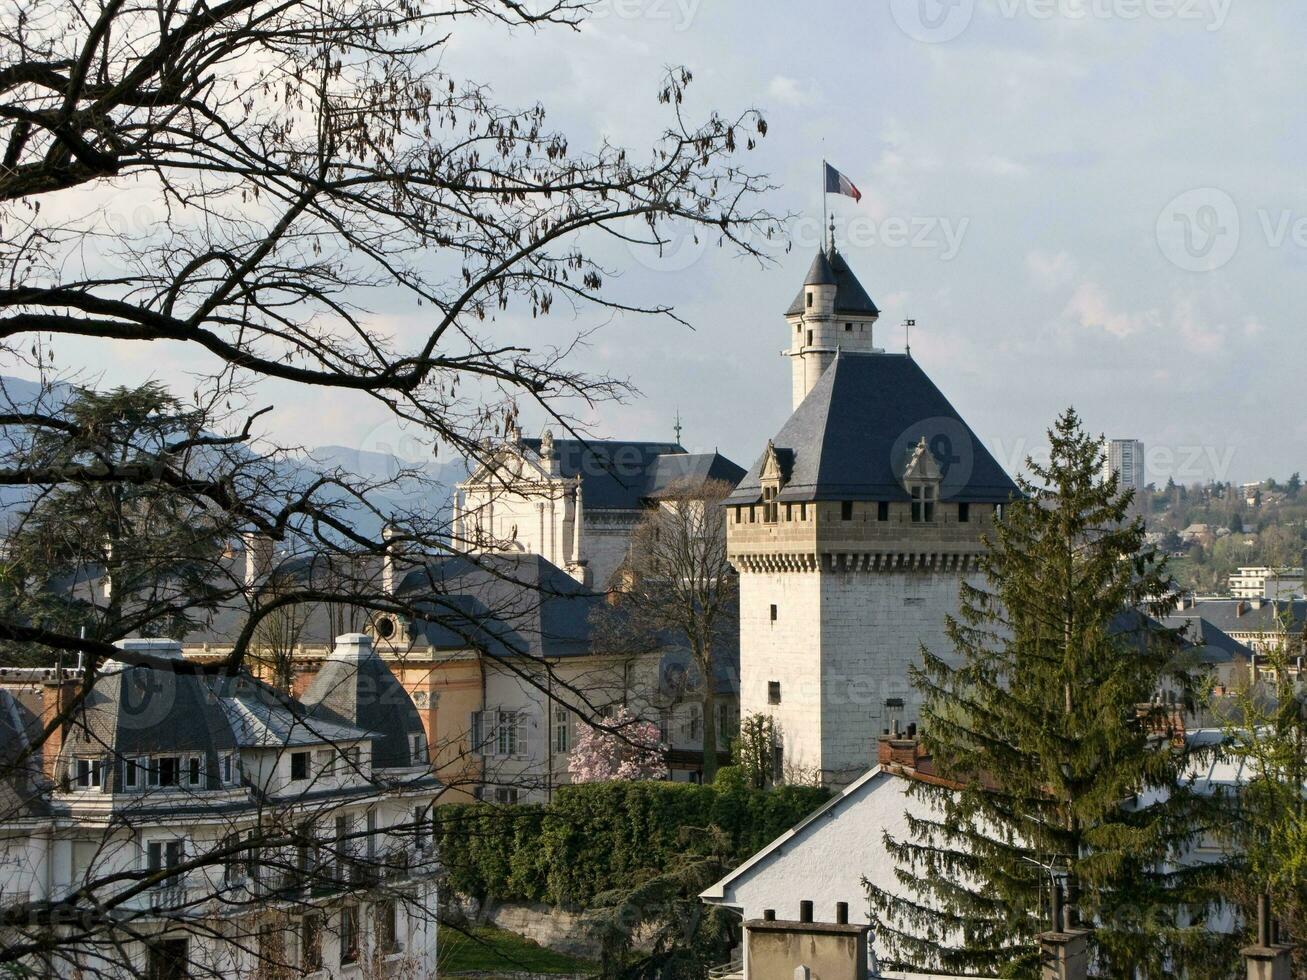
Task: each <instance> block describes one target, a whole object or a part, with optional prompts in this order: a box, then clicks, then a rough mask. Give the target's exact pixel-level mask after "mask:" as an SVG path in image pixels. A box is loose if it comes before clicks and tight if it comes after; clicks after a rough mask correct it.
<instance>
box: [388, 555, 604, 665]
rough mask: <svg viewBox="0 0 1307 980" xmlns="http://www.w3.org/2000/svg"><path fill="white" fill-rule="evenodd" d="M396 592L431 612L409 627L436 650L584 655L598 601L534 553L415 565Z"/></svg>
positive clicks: (498, 654) (496, 654) (499, 654)
mask: <svg viewBox="0 0 1307 980" xmlns="http://www.w3.org/2000/svg"><path fill="white" fill-rule="evenodd" d="M397 591H398V593H399V594H400V595H401V596H404V597H406V598H408V599H409V600H410V601H412V602H414V604H415V605H417V604H422V603H423V601H424V600H423V598H422V597H423V596H429V597H430V598H429V599H427V600H425V604H426V605H427V606H428V607H429V608H430V609H431V615H430V618H429V619H427V620H420V621H417V622H415V623H413V624H412V627H411V629H412V631H413V634H414V635H415V636H416V637H419V638H420V639H421V640H422V641H423V642H425V643H427V644H429V645H430V646H432V647H433V648H436V649H469V648H476V649H480V650H482V651H483V652H484V653H486V654H487V655H489V656H492V657H512V656H522V655H527V656H532V657H547V658H554V657H575V656H583V655H585V654H587V653H589V652H590V638H591V627H590V613H591V612H592V611H593V610H594V609H595V608H596V607H597V606H598V604H599V603H601V602H603V601H604V600H603V596H602V595H600V594H599V593H596V592H592V591H590V590H589V589H587V588H585V586H583V585H581V584H580V583H579V582H577V581H576V579H574V578H572V576H570V575H568V574H567V573H566V572H564V571H563V570H562V569H560V568H558V567H557V566H555V565H554V564H553V563H552V562H549V561H548V560H546V559H545V558H543V557H542V556H540V555H534V554H526V553H512V554H486V555H478V556H476V559H475V560H472V559H469V558H465V557H458V558H448V559H444V560H441V561H435V562H432V563H430V564H428V565H426V566H424V567H422V568H417V569H414V570H413V571H411V572H409V573H408V574H407V575H406V576H404V578H403V580H402V581H401V582H400V585H399V588H398V590H397Z"/></svg>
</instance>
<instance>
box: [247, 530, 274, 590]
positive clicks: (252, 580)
mask: <svg viewBox="0 0 1307 980" xmlns="http://www.w3.org/2000/svg"><path fill="white" fill-rule="evenodd" d="M241 542H242V543H243V544H244V545H245V587H246V588H247V589H252V588H254V586H255V585H257V584H258V583H259V582H260V581H261V580H262V579H263V578H264V577H266V576H267V574H268V573H269V572H271V571H272V559H273V555H274V553H275V551H274V549H275V547H276V545H275V543H274V542H273V540H272V538H270V537H268V536H267V535H266V534H260V533H258V532H257V531H246V532H245V533H244V534H242V535H241Z"/></svg>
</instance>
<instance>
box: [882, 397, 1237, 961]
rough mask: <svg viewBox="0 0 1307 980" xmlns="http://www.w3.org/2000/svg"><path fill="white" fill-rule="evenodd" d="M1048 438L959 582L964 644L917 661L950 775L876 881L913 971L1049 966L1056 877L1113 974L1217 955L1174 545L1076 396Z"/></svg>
mask: <svg viewBox="0 0 1307 980" xmlns="http://www.w3.org/2000/svg"><path fill="white" fill-rule="evenodd" d="M1049 440H1050V443H1051V445H1050V449H1051V455H1050V459H1049V461H1048V462H1047V463H1046V464H1042V465H1041V464H1038V463H1036V462H1035V461H1033V460H1027V467H1028V468H1029V470H1030V471H1031V473H1032V474H1033V478H1032V479H1023V480H1021V481H1019V483H1020V486H1021V490H1022V493H1023V495H1024V498H1023V499H1020V500H1016V501H1013V502H1012V503H1011V504H1010V505H1008V506H1007V507H1006V508H1005V512H1004V513H1003V515H1002V519H1001V520H1000V521H997V522H996V523H995V527H994V531H993V533H992V534H991V535H990V536H989V539H988V540H987V546H988V547H987V551H986V553H985V555H984V556H983V557H982V559H981V560H980V564H979V570H980V572H981V573H982V574H981V575H979V576H977V578H976V579H975V581H974V583H973V584H964V585H963V587H962V595H961V613H960V616H959V617H957V618H950V620H949V622H948V634H949V638H950V641H951V643H952V645H953V646H954V648H955V656H953V657H948V658H946V657H944V656H942V655H940V653H938V652H933V651H929V650H924V649H923V651H922V655H923V663H922V666H921V667H920V668H918V669H916V670H914V673H913V683H914V685H915V686H916V687H917V689H918V690H919V691H920V692H921V693H922V696H923V699H924V705H923V709H922V727H923V737H924V740H925V747H926V749H927V750H928V751H929V752H930V753H931V755H932V757H933V761H934V765H935V768H936V770H937V771H938V773H939V774H940V775H941V776H942V777H943V778H944V780H946V781H948V783H949V785H935V784H932V783H926V782H924V781H916V782H914V783H913V786H912V792H913V794H914V795H915V796H916V797H917V798H918V799H920V800H922V801H925V802H926V803H928V804H929V806H927V807H915V808H914V809H915V810H916V811H917V814H918V816H916V817H912V818H910V819H909V822H908V824H909V827H908V829H909V834H908V835H907V836H906V837H905V839H901V840H900V839H893V838H889V837H887V840H886V845H887V847H888V849H889V851H890V853H891V854H892V855H893V857H894V858H895V860H896V862H897V865H898V867H897V880H898V886H897V888H896V889H895V891H894V892H888V891H883V890H879V889H876V888H874V887H872V886H870V885H868V891H869V894H870V898H871V904H872V909H873V912H874V913H875V914H876V915H877V917H878V918H879V920H880V921H879V926H878V929H877V932H878V943H879V945H880V947H881V949H882V951H883V952H885V951H887V952H888V954H889V959H890V960H891V961H892V962H893V963H894V964H896V965H897V966H898V967H899V968H903V969H917V970H923V969H926V968H933V969H939V970H942V971H945V972H950V973H960V974H979V975H985V976H1002V977H1036V976H1039V974H1040V961H1039V945H1038V942H1037V936H1038V935H1039V933H1041V932H1044V931H1047V929H1048V928H1049V923H1048V920H1047V916H1046V913H1045V911H1044V910H1045V908H1046V907H1047V901H1048V893H1049V891H1050V887H1051V886H1050V882H1051V881H1052V880H1053V879H1060V880H1061V882H1062V883H1063V884H1064V886H1065V887H1066V888H1067V891H1068V893H1069V895H1070V896H1071V901H1072V902H1073V904H1074V911H1073V915H1076V916H1078V919H1077V921H1081V922H1083V923H1084V924H1085V925H1086V926H1091V927H1092V928H1093V930H1094V931H1093V933H1092V937H1091V944H1092V945H1091V949H1092V956H1093V962H1094V970H1095V972H1096V973H1097V974H1098V975H1101V976H1111V977H1131V976H1135V977H1141V978H1142V977H1149V978H1151V977H1162V976H1168V977H1169V976H1173V975H1176V973H1177V972H1178V971H1177V969H1176V965H1177V964H1178V963H1181V962H1184V963H1186V964H1187V963H1190V962H1194V961H1195V952H1196V951H1197V950H1199V949H1203V950H1204V953H1203V955H1202V956H1201V957H1199V959H1200V960H1201V961H1202V962H1203V963H1215V962H1217V961H1218V960H1220V957H1219V956H1215V955H1213V950H1211V949H1210V948H1209V947H1211V946H1212V945H1213V944H1215V943H1216V942H1217V940H1216V938H1215V937H1213V936H1211V935H1210V934H1208V933H1207V932H1206V930H1205V929H1204V928H1203V925H1204V921H1203V920H1204V909H1205V908H1207V907H1208V906H1209V904H1210V900H1211V893H1210V891H1209V888H1208V885H1209V881H1210V877H1211V874H1210V872H1209V871H1205V870H1204V869H1201V868H1200V869H1197V870H1195V869H1192V868H1184V869H1181V868H1179V867H1178V866H1177V864H1176V863H1175V859H1176V858H1177V857H1178V856H1179V855H1180V854H1181V853H1182V852H1183V851H1184V850H1185V848H1186V847H1187V846H1188V845H1189V843H1190V841H1191V840H1192V838H1193V836H1194V835H1195V834H1196V833H1197V832H1198V831H1199V824H1198V823H1197V822H1196V820H1197V811H1198V810H1199V809H1200V808H1201V807H1202V805H1203V804H1202V801H1201V800H1200V799H1199V798H1198V797H1196V796H1195V795H1194V794H1193V793H1191V792H1189V791H1188V789H1187V788H1186V786H1185V782H1184V774H1185V771H1186V769H1187V767H1188V766H1189V765H1190V764H1191V762H1193V761H1194V760H1193V759H1192V756H1191V753H1190V750H1189V748H1188V747H1187V743H1186V742H1185V740H1184V738H1183V728H1182V721H1181V719H1180V717H1179V713H1180V711H1181V709H1182V707H1183V706H1184V705H1185V703H1186V702H1190V703H1191V699H1192V696H1193V692H1192V689H1193V688H1194V687H1195V686H1196V685H1195V684H1194V683H1193V681H1192V679H1191V678H1192V671H1191V670H1190V669H1189V665H1188V664H1187V662H1186V658H1185V656H1184V655H1182V654H1180V652H1179V649H1180V644H1179V640H1178V638H1177V636H1176V635H1175V634H1174V633H1173V632H1171V631H1169V630H1166V629H1164V628H1163V627H1162V626H1161V624H1160V623H1158V622H1157V621H1156V620H1155V619H1153V618H1151V617H1150V616H1149V615H1147V613H1149V612H1153V613H1160V611H1161V608H1160V607H1161V604H1162V603H1163V602H1164V601H1165V600H1166V597H1168V596H1169V595H1170V593H1171V591H1172V587H1171V585H1170V581H1169V576H1168V573H1167V571H1166V568H1165V559H1164V557H1162V556H1159V555H1157V554H1155V553H1153V552H1152V551H1151V550H1147V549H1145V547H1144V527H1143V522H1142V521H1141V520H1139V519H1137V518H1136V519H1134V520H1129V519H1128V518H1127V512H1128V508H1129V504H1130V494H1129V493H1128V492H1125V493H1122V492H1120V491H1119V489H1118V485H1117V481H1116V480H1115V479H1112V480H1109V481H1104V480H1103V479H1102V477H1101V473H1102V463H1103V456H1102V453H1101V451H1100V442H1099V441H1098V440H1096V439H1092V438H1090V437H1089V436H1088V435H1087V434H1086V433H1085V432H1084V430H1083V429H1082V427H1081V423H1080V419H1079V418H1078V417H1077V415H1076V413H1075V411H1074V410H1071V409H1068V410H1067V411H1066V412H1065V413H1063V414H1062V415H1061V416H1060V417H1059V418H1058V420H1057V422H1056V424H1055V426H1054V428H1053V429H1052V430H1050V431H1049ZM1160 691H1170V692H1172V695H1174V698H1173V697H1171V696H1162V697H1159V696H1158V693H1159V692H1160ZM1173 702H1174V703H1173ZM922 814H929V815H928V816H923V815H922ZM1221 962H1226V961H1221ZM1132 970H1133V971H1135V972H1134V973H1132V972H1131V971H1132ZM1189 975H1190V976H1200V975H1203V974H1202V973H1192V972H1191V973H1190V974H1189Z"/></svg>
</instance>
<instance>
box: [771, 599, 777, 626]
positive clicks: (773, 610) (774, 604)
mask: <svg viewBox="0 0 1307 980" xmlns="http://www.w3.org/2000/svg"><path fill="white" fill-rule="evenodd" d="M771 621H772V622H773V623H774V622H776V603H774V602H773V603H772V604H771Z"/></svg>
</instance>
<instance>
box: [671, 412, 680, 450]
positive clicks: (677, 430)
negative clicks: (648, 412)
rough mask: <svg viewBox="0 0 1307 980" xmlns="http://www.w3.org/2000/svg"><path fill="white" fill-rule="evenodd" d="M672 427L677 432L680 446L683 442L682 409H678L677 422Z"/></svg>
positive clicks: (677, 440) (677, 441)
mask: <svg viewBox="0 0 1307 980" xmlns="http://www.w3.org/2000/svg"><path fill="white" fill-rule="evenodd" d="M672 429H673V430H675V432H676V444H677V445H678V446H679V445H680V444H681V410H680V409H679V408H678V409H677V410H676V424H675V425H673V426H672Z"/></svg>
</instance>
